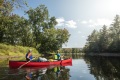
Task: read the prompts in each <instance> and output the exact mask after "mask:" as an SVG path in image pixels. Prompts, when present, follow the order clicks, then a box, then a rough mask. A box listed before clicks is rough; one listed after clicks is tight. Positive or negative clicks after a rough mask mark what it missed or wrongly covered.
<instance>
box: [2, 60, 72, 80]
mask: <svg viewBox="0 0 120 80" xmlns="http://www.w3.org/2000/svg"><path fill="white" fill-rule="evenodd" d="M67 66H72V63H71V62H70V63H65V64H62V65H59V66H57V65H51V66H40V67H23V68H20V69H13V68H9V71H8V72H6V77H5V78H3V79H2V80H69V77H70V73H69V71H70V69H69V68H68V67H67ZM3 77H4V76H3ZM0 80H1V79H0Z"/></svg>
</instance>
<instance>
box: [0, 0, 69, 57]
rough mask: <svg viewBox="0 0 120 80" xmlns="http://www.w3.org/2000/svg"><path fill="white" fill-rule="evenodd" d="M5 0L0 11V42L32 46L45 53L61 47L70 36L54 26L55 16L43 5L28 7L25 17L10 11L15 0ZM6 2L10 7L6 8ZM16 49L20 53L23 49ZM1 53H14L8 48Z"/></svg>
mask: <svg viewBox="0 0 120 80" xmlns="http://www.w3.org/2000/svg"><path fill="white" fill-rule="evenodd" d="M5 1H6V4H5V5H2V8H3V7H4V8H3V9H1V10H2V11H0V17H1V18H0V43H5V44H10V45H19V46H28V47H34V48H36V49H37V50H38V51H39V52H43V53H47V52H54V51H56V50H58V49H59V48H61V47H62V44H64V43H66V42H67V41H68V39H69V36H70V34H69V32H68V30H67V29H56V28H55V25H56V24H57V21H56V18H55V17H49V12H48V9H47V7H46V6H45V5H40V6H38V7H37V8H35V9H32V8H30V9H29V10H28V11H27V12H26V14H28V19H25V18H24V17H20V16H19V15H16V14H12V13H11V11H12V10H13V7H14V6H13V5H12V4H16V2H17V1H16V0H12V1H10V0H5ZM1 3H4V2H1ZM7 3H8V4H9V6H10V7H9V8H10V9H6V8H8V6H6V5H7ZM18 5H19V4H18ZM5 12H7V13H5ZM8 12H9V13H8ZM17 49H18V48H17ZM17 49H16V51H17ZM18 51H20V53H22V52H24V49H22V50H18ZM2 53H5V54H7V55H8V54H9V55H11V54H14V53H12V52H10V50H8V52H7V51H6V52H5V51H4V50H1V54H2ZM17 53H19V52H17Z"/></svg>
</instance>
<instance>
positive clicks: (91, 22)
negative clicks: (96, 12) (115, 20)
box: [81, 18, 112, 27]
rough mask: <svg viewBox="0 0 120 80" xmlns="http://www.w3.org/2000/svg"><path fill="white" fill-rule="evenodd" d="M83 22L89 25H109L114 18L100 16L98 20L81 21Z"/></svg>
mask: <svg viewBox="0 0 120 80" xmlns="http://www.w3.org/2000/svg"><path fill="white" fill-rule="evenodd" d="M81 23H82V24H87V25H88V26H89V27H97V26H103V25H106V26H109V25H110V24H111V23H112V20H110V19H105V18H100V19H96V20H92V19H90V20H88V21H81Z"/></svg>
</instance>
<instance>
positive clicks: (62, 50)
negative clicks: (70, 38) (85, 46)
mask: <svg viewBox="0 0 120 80" xmlns="http://www.w3.org/2000/svg"><path fill="white" fill-rule="evenodd" d="M60 52H61V53H81V52H82V48H62V49H61V50H60Z"/></svg>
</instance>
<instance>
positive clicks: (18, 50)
mask: <svg viewBox="0 0 120 80" xmlns="http://www.w3.org/2000/svg"><path fill="white" fill-rule="evenodd" d="M29 49H32V54H33V55H34V56H36V55H39V53H38V51H37V50H36V49H35V48H33V47H23V46H12V45H6V44H2V43H0V56H25V54H26V53H27V51H28V50H29Z"/></svg>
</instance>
